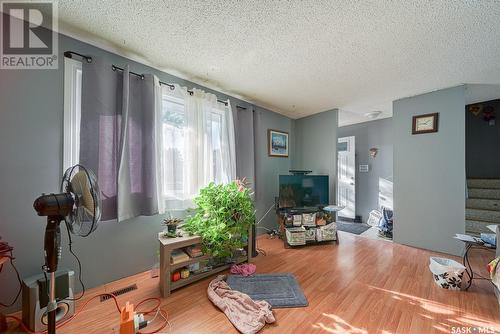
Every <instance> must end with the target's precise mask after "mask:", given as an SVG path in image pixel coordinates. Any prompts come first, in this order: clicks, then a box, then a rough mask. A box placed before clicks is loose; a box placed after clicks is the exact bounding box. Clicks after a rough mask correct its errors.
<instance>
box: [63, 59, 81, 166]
mask: <svg viewBox="0 0 500 334" xmlns="http://www.w3.org/2000/svg"><path fill="white" fill-rule="evenodd" d="M82 77H83V76H82V63H81V62H79V61H77V60H74V59H71V58H66V57H65V58H64V117H63V132H64V133H63V166H62V167H63V173H64V171H66V169H68V168H69V167H71V166H74V165H76V164H78V163H79V161H80V121H81V107H82Z"/></svg>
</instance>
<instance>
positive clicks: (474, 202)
mask: <svg viewBox="0 0 500 334" xmlns="http://www.w3.org/2000/svg"><path fill="white" fill-rule="evenodd" d="M467 208H468V209H484V210H493V211H500V200H498V199H482V198H468V199H467Z"/></svg>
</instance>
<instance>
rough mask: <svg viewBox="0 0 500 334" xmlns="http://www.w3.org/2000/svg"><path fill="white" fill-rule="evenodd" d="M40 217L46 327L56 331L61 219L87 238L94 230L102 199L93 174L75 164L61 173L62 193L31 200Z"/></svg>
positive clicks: (44, 195)
mask: <svg viewBox="0 0 500 334" xmlns="http://www.w3.org/2000/svg"><path fill="white" fill-rule="evenodd" d="M33 207H34V208H35V211H36V212H37V213H38V215H39V216H46V217H47V226H46V228H45V239H44V250H45V266H44V270H45V272H47V273H49V274H50V292H49V304H48V306H47V319H48V321H47V325H48V326H47V330H48V333H49V334H53V333H55V332H56V309H57V301H56V298H55V291H56V290H55V281H56V280H55V272H56V270H57V265H58V262H59V259H60V258H61V229H60V223H61V222H64V223H65V224H66V228H68V230H69V231H70V232H71V233H73V234H75V235H78V236H82V237H86V236H88V235H90V234H91V233H92V232H94V231H95V229H96V228H97V223H98V222H99V220H100V218H101V198H100V192H99V186H98V184H97V178H96V176H95V174H94V173H93V172H92V171H91V170H89V169H86V168H85V167H83V166H82V165H75V166H73V167H70V168H68V169H67V170H66V172H65V173H64V176H63V179H62V182H61V193H59V194H48V195H46V194H42V196H40V197H38V198H37V199H36V200H35V202H34V203H33Z"/></svg>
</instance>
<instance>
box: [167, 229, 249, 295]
mask: <svg viewBox="0 0 500 334" xmlns="http://www.w3.org/2000/svg"><path fill="white" fill-rule="evenodd" d="M163 234H164V233H163V232H161V233H159V234H158V240H159V242H160V291H161V295H162V297H164V298H165V297H168V296H169V295H170V294H171V293H172V291H173V290H175V289H178V288H181V287H183V286H186V285H188V284H191V283H193V282H196V281H199V280H201V279H204V278H206V277H209V276H212V275H214V274H216V273H219V272H222V271H224V270H226V269H229V268H230V267H231V265H232V264H226V265H221V266H217V267H214V268H212V269H211V270H209V271H206V272H202V273H199V274H191V275H190V276H189V277H188V278H181V279H180V280H178V281H176V282H172V278H171V276H172V272H174V271H176V270H178V269H180V268H183V267H186V266H189V265H190V264H193V263H196V262H200V261H204V260H208V259H210V256H208V255H202V256H199V257H194V258H191V259H189V260H188V261H183V262H180V263H176V264H171V263H170V255H171V254H172V251H173V250H175V249H179V248H184V247H188V246H191V245H196V244H199V243H201V238H200V237H199V236H184V237H177V238H163V237H162V235H163ZM246 252H247V256H245V257H241V258H239V259H238V260H237V261H236V263H238V264H239V263H243V262H250V259H251V256H252V230H251V229H250V231H249V234H248V246H247V249H246Z"/></svg>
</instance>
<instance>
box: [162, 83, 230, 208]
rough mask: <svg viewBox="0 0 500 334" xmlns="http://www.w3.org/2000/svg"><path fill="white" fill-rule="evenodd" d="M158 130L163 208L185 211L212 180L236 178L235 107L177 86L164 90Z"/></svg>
mask: <svg viewBox="0 0 500 334" xmlns="http://www.w3.org/2000/svg"><path fill="white" fill-rule="evenodd" d="M161 90H162V92H161V112H160V113H159V114H158V117H159V118H160V119H159V120H158V123H157V124H159V127H157V129H156V132H157V133H156V137H157V140H156V142H157V147H156V150H157V153H158V157H159V159H158V162H157V165H158V168H157V170H158V176H157V179H158V180H159V184H160V187H161V189H159V190H161V191H160V192H159V193H160V194H161V196H159V197H160V198H159V203H158V204H159V205H158V206H159V211H160V213H163V212H165V211H167V210H184V209H187V208H188V207H192V206H193V203H192V199H193V198H194V197H195V196H196V195H197V194H198V192H199V190H200V188H202V187H204V186H206V185H207V184H209V183H210V182H215V183H228V182H231V181H232V180H234V178H235V177H236V153H235V138H234V124H233V117H232V113H231V107H230V105H229V103H228V105H225V104H223V103H220V102H218V101H217V97H216V96H215V95H214V94H211V93H206V92H204V91H202V90H199V89H194V90H193V93H192V94H190V93H189V92H188V91H187V89H186V88H184V87H180V86H178V85H175V88H174V89H171V88H169V87H168V86H162V88H161Z"/></svg>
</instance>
